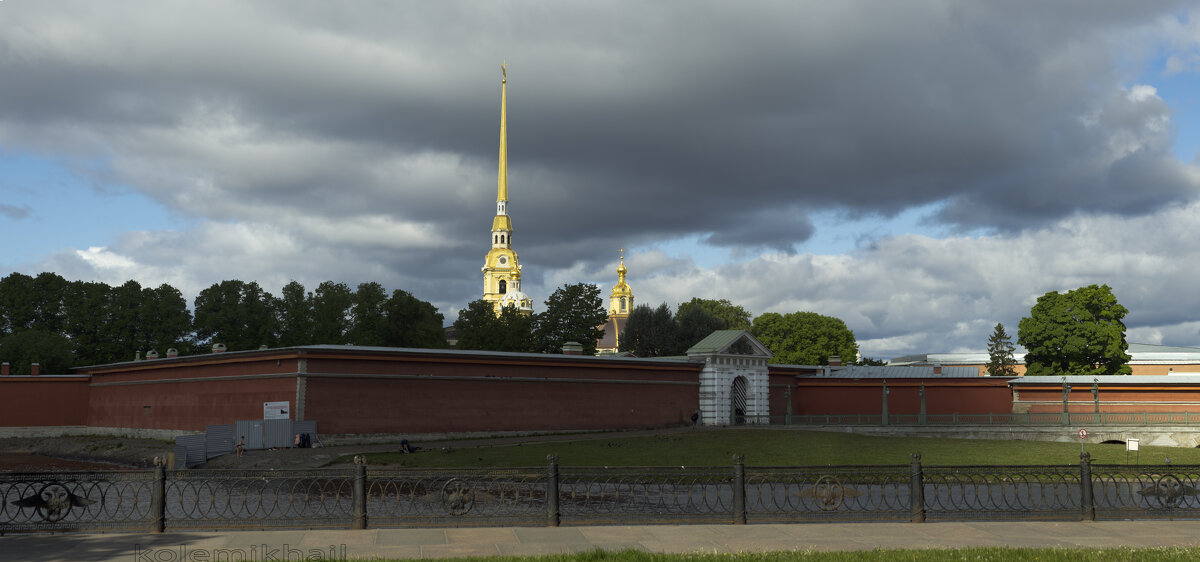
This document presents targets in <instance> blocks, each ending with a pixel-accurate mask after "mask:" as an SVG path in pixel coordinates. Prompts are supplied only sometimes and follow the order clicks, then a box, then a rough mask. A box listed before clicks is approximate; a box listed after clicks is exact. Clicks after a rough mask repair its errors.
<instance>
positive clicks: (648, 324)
mask: <svg viewBox="0 0 1200 562" xmlns="http://www.w3.org/2000/svg"><path fill="white" fill-rule="evenodd" d="M678 328H679V327H678V326H677V325H676V324H675V317H674V315H672V314H671V309H670V307H668V306H667V303H663V304H660V305H658V307H657V308H650V307H649V306H648V305H644V304H640V305H638V306H636V307H634V309H633V311H632V312H630V313H629V319H628V320H626V321H625V333H624V334H623V335H621V351H628V352H630V353H632V354H634V355H636V356H638V357H663V356H667V355H678V354H679V353H681V352H680V351H679V349H678V348H679V345H678V343H677V342H678V340H679V338H678V336H677V334H676V332H677V331H678Z"/></svg>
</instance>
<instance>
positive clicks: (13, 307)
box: [0, 273, 36, 334]
mask: <svg viewBox="0 0 1200 562" xmlns="http://www.w3.org/2000/svg"><path fill="white" fill-rule="evenodd" d="M34 303H35V298H34V289H33V278H32V277H30V276H28V275H25V274H24V273H10V274H9V275H7V276H6V277H5V278H4V279H0V334H11V333H14V332H20V331H21V330H28V329H30V328H33V326H34V320H33V319H34V317H35V316H36V311H35V308H36V306H35V304H34Z"/></svg>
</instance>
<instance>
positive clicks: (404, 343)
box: [381, 289, 447, 349]
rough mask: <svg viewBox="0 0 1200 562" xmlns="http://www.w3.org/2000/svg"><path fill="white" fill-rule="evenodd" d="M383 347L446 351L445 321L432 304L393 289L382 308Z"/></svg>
mask: <svg viewBox="0 0 1200 562" xmlns="http://www.w3.org/2000/svg"><path fill="white" fill-rule="evenodd" d="M383 307H384V311H385V314H386V316H385V323H384V325H383V327H382V332H381V336H382V338H381V339H382V340H383V345H388V346H394V347H420V348H434V349H440V348H444V347H447V344H446V331H445V329H443V327H442V323H443V322H444V320H445V318H444V317H443V316H442V313H440V312H438V311H437V308H436V307H434V306H433V305H432V304H430V303H428V302H425V301H423V300H420V299H418V298H417V297H414V296H412V295H410V294H409V293H407V292H405V291H401V290H400V289H396V290H395V291H392V296H391V298H389V299H388V300H387V302H385V303H384V305H383Z"/></svg>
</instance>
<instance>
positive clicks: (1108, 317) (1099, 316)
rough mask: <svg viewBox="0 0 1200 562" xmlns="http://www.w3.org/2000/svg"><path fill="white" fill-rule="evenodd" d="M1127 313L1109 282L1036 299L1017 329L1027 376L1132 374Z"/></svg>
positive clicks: (1052, 293) (1047, 294)
mask: <svg viewBox="0 0 1200 562" xmlns="http://www.w3.org/2000/svg"><path fill="white" fill-rule="evenodd" d="M1128 312H1129V310H1128V309H1126V308H1125V307H1124V306H1121V304H1120V303H1118V302H1117V297H1116V296H1114V295H1113V293H1112V289H1111V288H1110V287H1109V286H1108V285H1088V286H1087V287H1080V288H1078V289H1075V290H1073V291H1067V292H1066V293H1058V292H1053V291H1052V292H1049V293H1046V294H1045V295H1042V296H1041V297H1038V300H1037V303H1036V304H1034V305H1033V308H1032V309H1031V310H1030V311H1029V316H1028V317H1025V318H1022V319H1021V323H1020V324H1019V326H1018V328H1017V342H1018V343H1020V344H1021V345H1023V346H1025V349H1026V351H1028V353H1027V354H1026V355H1025V374H1026V375H1031V376H1037V375H1043V376H1044V375H1052V376H1062V375H1128V374H1130V373H1131V370H1130V368H1129V365H1128V363H1129V359H1130V356H1129V354H1128V353H1126V350H1128V349H1129V344H1128V343H1126V342H1125V324H1124V322H1123V321H1122V320H1123V319H1124V318H1125V314H1127V313H1128Z"/></svg>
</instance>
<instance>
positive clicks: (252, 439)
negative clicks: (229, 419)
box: [234, 420, 265, 450]
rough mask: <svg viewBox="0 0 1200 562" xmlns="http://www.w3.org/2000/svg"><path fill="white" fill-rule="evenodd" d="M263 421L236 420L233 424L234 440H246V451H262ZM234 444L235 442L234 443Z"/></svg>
mask: <svg viewBox="0 0 1200 562" xmlns="http://www.w3.org/2000/svg"><path fill="white" fill-rule="evenodd" d="M263 421H264V420H238V422H237V423H236V424H234V438H235V439H241V438H242V437H245V438H246V450H255V449H264V448H265V447H263ZM235 443H236V442H235Z"/></svg>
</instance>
